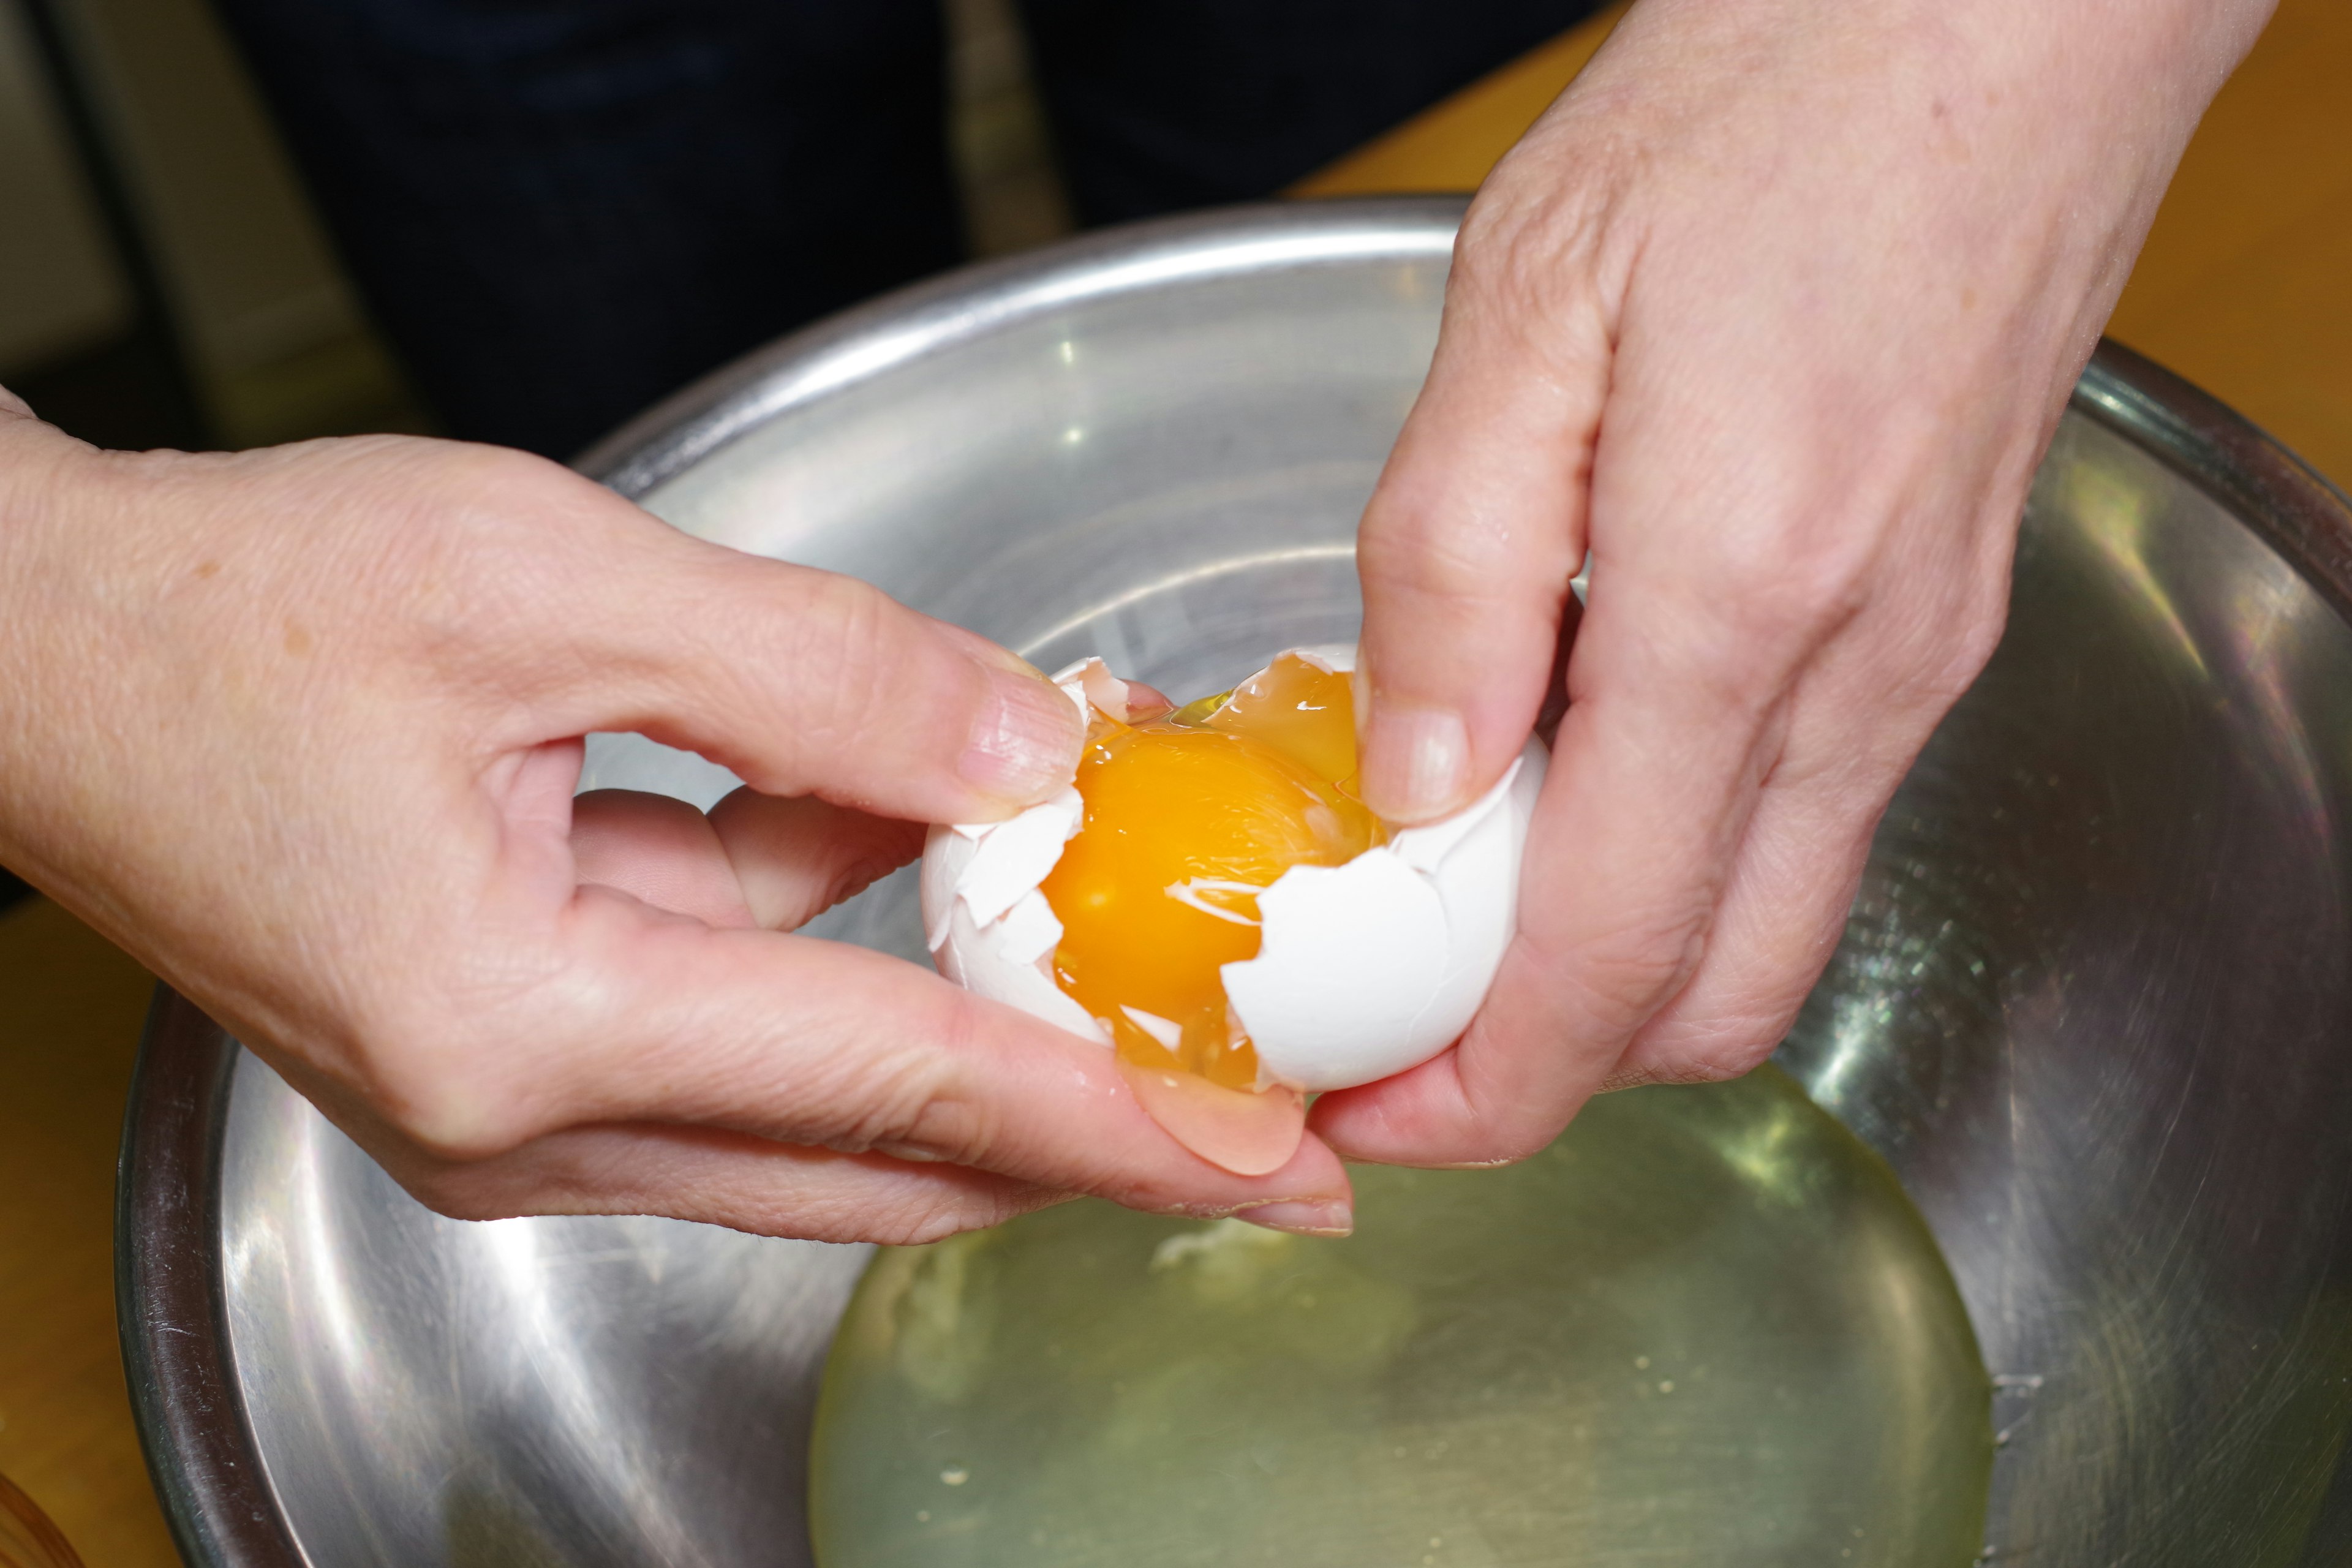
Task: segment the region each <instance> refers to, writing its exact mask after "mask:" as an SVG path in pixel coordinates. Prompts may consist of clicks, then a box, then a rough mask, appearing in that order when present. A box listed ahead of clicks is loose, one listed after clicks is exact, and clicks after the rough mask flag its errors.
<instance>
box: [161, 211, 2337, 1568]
mask: <svg viewBox="0 0 2352 1568" xmlns="http://www.w3.org/2000/svg"><path fill="white" fill-rule="evenodd" d="M1465 205H1466V198H1465V197H1462V196H1459V195H1433V196H1407V197H1369V198H1368V197H1346V198H1336V199H1330V200H1317V201H1290V202H1276V203H1264V204H1258V205H1249V206H1242V207H1229V208H1222V209H1213V210H1210V211H1205V212H1201V213H1193V214H1187V215H1184V216H1179V217H1173V218H1162V219H1156V220H1153V221H1151V222H1148V223H1141V224H1131V225H1127V226H1120V227H1117V228H1110V229H1104V230H1100V231H1097V232H1096V233H1092V234H1088V235H1086V236H1082V237H1078V238H1076V239H1073V240H1068V241H1065V242H1064V243H1062V244H1059V245H1055V246H1052V247H1045V248H1042V249H1039V250H1034V251H1030V252H1025V253H1023V254H1022V255H1019V256H1016V257H1012V258H1005V259H1003V260H998V261H992V262H985V263H982V264H979V265H976V266H971V267H967V268H961V269H959V270H957V271H954V272H950V273H948V274H946V275H944V276H942V277H940V278H938V279H932V280H930V281H929V282H926V283H921V284H918V285H916V286H914V287H912V288H909V289H900V290H898V291H897V292H894V293H891V294H887V295H885V296H882V297H881V298H879V299H877V300H873V301H871V302H870V303H868V304H866V305H863V306H860V307H858V308H856V309H855V310H849V311H847V312H845V313H844V314H841V315H838V316H835V317H832V318H830V319H828V320H826V321H821V322H818V323H816V324H815V325H814V326H811V327H808V328H805V329H803V331H799V332H796V333H793V334H792V335H790V336H788V337H785V338H783V339H781V340H779V341H778V342H775V343H773V344H772V345H770V346H768V347H766V348H763V349H760V350H758V351H755V352H754V353H751V354H749V355H747V356H746V357H744V358H743V359H741V360H739V361H737V362H735V363H732V364H730V365H727V366H725V367H723V368H721V369H719V370H718V371H715V372H713V373H712V374H709V376H706V377H705V378H703V379H702V380H700V381H698V382H696V383H695V384H693V385H691V386H689V387H688V388H686V389H685V390H684V391H682V392H679V393H678V394H677V395H674V396H672V397H670V398H668V399H667V400H666V401H664V402H662V403H660V404H658V405H656V406H655V407H654V408H652V409H650V410H648V411H647V412H646V414H644V415H643V416H639V417H638V418H636V419H634V420H632V421H630V422H629V423H628V424H627V425H625V426H622V427H621V428H620V429H619V430H617V431H615V432H614V434H613V435H612V436H610V437H606V438H605V439H604V440H603V441H601V442H599V443H598V444H597V445H596V446H594V447H591V448H590V449H589V450H588V451H587V452H585V453H583V455H582V456H581V458H579V459H578V461H577V462H576V463H575V465H574V466H575V467H577V468H579V469H580V470H581V471H582V472H583V473H585V474H587V475H588V476H589V477H591V478H593V479H599V480H601V481H603V482H604V483H605V484H606V485H609V486H610V487H612V488H613V489H615V490H617V491H619V492H620V493H621V494H623V495H625V496H627V497H629V498H631V499H632V500H635V499H640V498H642V497H643V496H645V495H646V493H647V492H648V491H650V490H651V489H654V488H655V487H656V486H657V485H659V484H660V483H662V482H663V481H664V480H666V479H669V478H671V477H673V476H675V475H677V473H679V472H681V471H683V470H684V469H685V468H688V467H689V466H691V465H692V464H694V463H696V462H698V461H700V460H701V459H702V458H706V457H708V456H709V455H710V454H711V453H713V452H715V451H717V450H718V449H719V448H720V447H723V446H726V445H727V444H728V443H729V442H730V441H732V440H734V439H735V438H737V437H740V436H742V435H744V434H745V433H747V432H749V431H750V430H752V429H754V428H756V427H758V426H761V425H762V424H764V423H766V422H767V421H768V420H770V419H772V418H773V417H775V416H777V415H778V414H780V413H782V411H783V410H785V409H787V408H790V407H793V406H794V405H798V404H801V403H804V402H808V401H810V400H812V399H814V398H817V397H821V396H824V395H826V394H828V393H830V392H833V391H836V390H838V389H840V388H842V387H845V386H848V385H851V384H855V383H856V382H859V381H863V380H865V379H867V378H868V377H871V376H873V375H877V374H881V373H882V372H884V371H886V370H888V369H889V368H891V367H893V366H895V365H898V364H902V363H907V362H908V361H909V360H911V359H914V358H916V357H919V355H921V354H924V353H930V352H934V351H936V350H937V349H939V348H941V347H944V346H947V345H949V344H951V343H954V342H960V341H962V340H965V339H969V338H974V337H978V336H981V335H983V334H985V333H987V332H990V331H995V330H997V329H999V328H1002V327H1004V326H1007V325H1011V324H1013V323H1014V322H1017V321H1022V320H1024V319H1025V318H1028V317H1031V316H1034V315H1036V314H1039V313H1041V312H1043V311H1045V310H1053V309H1055V308H1058V307H1061V306H1065V305H1067V304H1070V303H1073V302H1075V301H1077V300H1087V299H1098V298H1105V297H1108V296H1112V295H1116V294H1119V293H1124V292H1131V291H1135V290H1139V289H1149V288H1153V287H1158V286H1161V285H1165V284H1168V283H1171V282H1178V281H1184V280H1191V279H1208V278H1213V277H1216V276H1219V275H1233V274H1238V273H1242V272H1262V271H1265V270H1272V269H1286V268H1298V267H1310V266H1318V265H1344V264H1348V263H1353V262H1361V261H1364V260H1367V259H1372V258H1390V259H1397V260H1405V259H1414V258H1421V259H1426V258H1431V257H1436V256H1444V255H1449V254H1451V251H1452V248H1453V243H1454V231H1455V229H1456V227H1457V226H1458V225H1459V222H1460V219H1461V216H1462V213H1463V210H1464V208H1465ZM2069 406H2070V407H2071V408H2072V409H2073V410H2074V411H2075V412H2078V413H2081V414H2083V415H2084V416H2088V417H2089V418H2090V419H2092V420H2093V421H2095V423H2097V424H2100V425H2102V426H2106V427H2107V428H2109V429H2111V430H2114V431H2116V433H2118V434H2120V435H2121V436H2123V437H2125V438H2126V439H2127V440H2129V441H2131V442H2132V443H2133V444H2134V445H2136V446H2137V447H2141V448H2142V449H2144V450H2146V451H2147V452H2148V453H2149V454H2151V455H2152V456H2154V457H2155V458H2157V459H2158V460H2159V461H2160V462H2162V463H2163V464H2164V465H2165V466H2166V467H2168V468H2171V469H2172V470H2173V471H2174V472H2176V473H2178V474H2179V475H2180V476H2181V477H2182V478H2184V479H2188V480H2189V482H2190V483H2191V484H2193V485H2194V486H2196V487H2197V488H2198V489H2200V490H2203V491H2204V492H2206V493H2207V494H2208V495H2210V496H2211V497H2212V498H2213V499H2214V500H2219V501H2221V503H2222V504H2224V505H2225V506H2226V507H2227V508H2228V509H2229V510H2231V513H2232V514H2233V515H2235V516H2236V517H2237V518H2238V519H2239V520H2240V521H2242V522H2243V523H2244V524H2245V525H2246V526H2247V527H2249V528H2251V529H2252V531H2254V532H2255V534H2256V535H2257V537H2259V538H2261V539H2262V540H2263V542H2265V543H2266V544H2268V545H2270V546H2271V548H2273V550H2275V551H2276V552H2278V553H2279V554H2280V555H2281V556H2282V557H2283V558H2284V560H2286V561H2287V562H2288V563H2290V564H2291V565H2293V566H2294V568H2295V569H2296V571H2297V572H2298V573H2299V574H2301V575H2302V576H2303V577H2304V578H2305V581H2307V582H2308V583H2310V584H2311V585H2312V586H2313V588H2314V589H2315V590H2316V591H2317V592H2318V594H2319V595H2320V596H2321V597H2322V598H2323V599H2324V600H2326V602H2327V604H2328V605H2330V606H2331V607H2332V608H2333V609H2334V610H2335V611H2336V614H2337V615H2338V616H2341V617H2343V618H2344V619H2345V620H2346V621H2347V623H2352V498H2347V496H2346V494H2345V493H2344V492H2343V491H2342V490H2339V489H2336V487H2335V486H2334V485H2332V484H2330V483H2329V482H2328V481H2327V480H2326V479H2324V478H2323V477H2321V476H2320V475H2319V474H2318V472H2317V471H2315V469H2313V468H2311V467H2310V466H2309V465H2307V464H2305V462H2303V461H2302V459H2300V458H2296V457H2295V456H2294V454H2293V453H2292V452H2289V451H2288V450H2287V449H2286V448H2285V447H2283V446H2281V445H2280V444H2279V443H2278V442H2276V441H2275V440H2273V439H2272V438H2271V437H2269V436H2268V435H2266V434H2264V433H2263V431H2262V430H2261V429H2259V428H2257V427H2256V426H2254V425H2253V424H2252V423H2251V422H2250V421H2248V420H2246V419H2245V418H2243V417H2242V416H2239V415H2238V414H2236V413H2234V412H2232V411H2231V409H2229V408H2228V407H2226V406H2225V405H2222V404H2221V402H2220V401H2218V400H2217V399H2215V398H2213V397H2211V396H2210V395H2207V394H2206V393H2204V392H2201V391H2200V390H2199V389H2198V388H2197V387H2195V386H2193V385H2191V384H2189V382H2187V381H2185V380H2183V379H2181V378H2180V377H2179V376H2177V375H2174V374H2172V373H2171V372H2169V371H2167V370H2165V369H2164V368H2163V367H2162V366H2160V365H2158V364H2157V363H2155V362H2154V361H2151V360H2149V359H2147V358H2145V357H2143V356H2142V355H2140V354H2138V353H2134V352H2133V351H2131V350H2130V349H2127V348H2125V347H2123V346H2122V345H2121V344H2119V343H2116V342H2109V341H2105V340H2102V341H2101V342H2100V344H2099V346H2098V349H2097V352H2096V353H2094V354H2093V356H2092V358H2091V362H2090V364H2089V366H2088V367H2087V368H2086V369H2085V370H2084V373H2083V376H2082V379H2081V380H2080V382H2079V383H2078V384H2076V386H2075V389H2074V394H2073V396H2072V398H2071V400H2070V404H2069ZM242 1053H243V1047H240V1046H239V1045H238V1044H237V1043H236V1041H235V1040H234V1039H232V1038H231V1037H229V1035H228V1034H227V1032H226V1030H224V1029H223V1028H222V1027H221V1026H219V1025H217V1024H215V1023H214V1022H213V1020H212V1019H210V1018H209V1017H207V1016H205V1014H204V1012H203V1011H202V1010H201V1009H200V1008H198V1007H197V1006H196V1005H194V1003H192V1002H190V1001H188V1000H187V999H186V998H185V997H184V996H182V995H180V994H178V993H177V992H175V991H173V990H172V989H171V987H169V986H168V985H163V984H158V985H157V986H156V988H155V996H154V1002H153V1005H152V1008H151V1009H150V1012H149V1014H148V1019H147V1025H146V1029H145V1033H144V1036H143V1037H142V1044H141V1049H140V1058H139V1065H138V1069H137V1072H136V1074H135V1076H134V1078H133V1079H132V1082H131V1094H130V1098H129V1102H128V1105H127V1108H126V1111H125V1115H124V1121H123V1134H122V1147H121V1160H120V1163H119V1166H118V1180H117V1185H116V1205H115V1298H116V1316H117V1320H118V1321H119V1323H120V1325H121V1339H122V1359H123V1366H124V1370H125V1372H126V1373H127V1374H128V1377H129V1382H130V1385H131V1410H132V1416H133V1419H134V1422H135V1424H136V1426H137V1427H138V1431H139V1439H140V1445H141V1447H142V1450H143V1452H144V1454H145V1456H146V1460H147V1467H148V1472H149V1475H150V1477H151V1478H152V1480H153V1482H154V1486H155V1490H156V1493H157V1496H158V1497H159V1499H160V1500H161V1501H162V1503H163V1512H164V1516H165V1518H166V1519H167V1520H168V1521H169V1522H170V1525H171V1530H172V1535H173V1542H175V1544H176V1545H177V1546H178V1548H179V1550H180V1552H181V1554H182V1555H183V1556H184V1558H185V1559H186V1560H187V1562H188V1563H190V1564H191V1565H192V1568H231V1565H236V1568H303V1565H304V1564H305V1563H307V1561H308V1559H307V1557H306V1555H305V1553H304V1552H302V1550H301V1548H300V1547H299V1544H298V1543H297V1542H296V1539H295V1536H294V1533H293V1529H292V1526H291V1524H290V1522H289V1521H288V1519H287V1517H286V1515H285V1512H284V1510H283V1509H282V1507H281V1506H280V1504H279V1501H278V1497H277V1494H276V1492H275V1490H274V1489H273V1488H272V1486H271V1484H270V1481H269V1479H268V1472H267V1469H266V1468H265V1466H264V1463H263V1459H262V1455H261V1452H260V1447H259V1444H258V1442H257V1438H256V1436H255V1434H254V1430H253V1426H252V1423H251V1421H250V1419H249V1418H248V1415H247V1409H246V1405H245V1400H244V1390H243V1386H242V1384H240V1383H239V1381H238V1379H237V1376H236V1365H235V1357H234V1352H233V1349H232V1346H231V1342H230V1339H229V1330H228V1300H227V1289H226V1268H225V1262H224V1259H223V1257H222V1252H221V1246H220V1223H221V1203H220V1182H221V1170H222V1159H223V1154H224V1152H225V1149H226V1142H227V1130H228V1113H229V1107H230V1099H231V1092H230V1091H231V1088H232V1084H233V1080H234V1077H235V1074H236V1063H237V1058H239V1056H240V1055H241V1054H242Z"/></svg>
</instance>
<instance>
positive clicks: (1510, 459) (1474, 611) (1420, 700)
mask: <svg viewBox="0 0 2352 1568" xmlns="http://www.w3.org/2000/svg"><path fill="white" fill-rule="evenodd" d="M1497 228H1498V225H1497V223H1496V222H1493V221H1484V220H1482V217H1481V215H1479V214H1476V213H1474V214H1473V216H1472V217H1471V219H1470V220H1469V222H1468V223H1466V224H1465V228H1464V237H1463V239H1462V241H1461V242H1460V243H1459V245H1458V246H1457V247H1456V249H1457V253H1458V256H1459V258H1460V259H1459V260H1458V261H1457V264H1456V268H1455V273H1454V279H1452V281H1451V282H1450V283H1449V284H1448V286H1447V290H1446V303H1445V320H1444V330H1443V331H1442V333H1441V336H1440V338H1439V342H1438V350H1437V354H1436V358H1435V361H1434V363H1433V364H1432V365H1431V368H1430V374H1429V379H1428V381H1427V383H1426V384H1424V385H1423V389H1422V393H1421V396H1420V399H1419V400H1418V401H1417V402H1416V403H1415V404H1414V405H1413V410H1412V416H1411V417H1409V418H1408V419H1407V420H1406V422H1405V426H1404V430H1403V432H1402V435H1400V436H1399V437H1398V439H1397V445H1396V447H1395V450H1394V451H1393V452H1392V453H1391V456H1390V458H1389V462H1388V467H1387V468H1386V469H1385V470H1384V471H1383V472H1382V474H1381V482H1380V485H1379V488H1378V489H1376V490H1375V491H1374V492H1373V495H1372V500H1371V503H1370V506H1369V507H1368V508H1367V509H1366V510H1365V512H1364V519H1363V523H1362V526H1361V528H1360V531H1359V534H1358V541H1357V567H1358V571H1359V573H1360V575H1361V577H1362V580H1363V589H1364V631H1363V641H1362V647H1361V653H1360V662H1359V677H1358V689H1359V693H1360V696H1359V699H1358V700H1359V708H1360V712H1361V714H1362V721H1361V726H1360V727H1361V730H1362V756H1363V790H1364V797H1365V800H1366V802H1367V804H1369V805H1370V806H1371V807H1372V808H1373V809H1374V810H1375V811H1377V812H1378V813H1379V814H1380V815H1381V816H1383V817H1385V818H1387V819H1388V820H1390V821H1391V822H1404V823H1411V822H1424V821H1428V820H1430V819H1432V818H1434V817H1438V816H1444V815H1445V814H1446V813H1448V812H1451V811H1454V810H1455V809H1457V808H1459V807H1460V806H1462V805H1466V804H1468V803H1469V802H1470V801H1471V800H1473V799H1475V798H1476V796H1477V795H1479V794H1480V793H1481V792H1482V791H1484V790H1485V789H1486V788H1487V787H1488V786H1489V785H1491V784H1493V783H1494V781H1495V780H1496V778H1498V777H1500V776H1501V773H1502V770H1503V769H1504V768H1505V767H1506V766H1507V765H1508V763H1509V762H1510V760H1511V758H1513V757H1515V756H1517V754H1518V751H1519V748H1520V746H1521V745H1522V744H1523V743H1525V742H1526V740H1527V736H1528V730H1529V728H1530V727H1531V726H1532V725H1533V724H1534V722H1535V721H1536V717H1537V713H1538V709H1539V708H1540V706H1541V705H1542V703H1543V700H1544V697H1545V693H1546V686H1547V677H1548V675H1549V672H1550V671H1551V670H1552V668H1553V651H1554V649H1555V647H1557V646H1558V644H1559V634H1560V629H1561V628H1560V621H1561V614H1562V606H1563V605H1564V603H1565V602H1566V600H1567V598H1568V596H1569V586H1568V584H1569V580H1570V578H1571V577H1573V576H1575V575H1576V574H1577V572H1578V570H1579V568H1580V565H1581V563H1582V561H1583V556H1584V537H1585V536H1584V522H1585V493H1586V479H1587V476H1588V474H1589V472H1590V469H1591V458H1592V449H1593V441H1594V437H1595V435H1596V433H1597V431H1598V428H1599V421H1600V416H1601V399H1602V396H1603V395H1604V393H1605V392H1606V390H1607V384H1608V364H1609V343H1608V336H1607V332H1606V331H1605V328H1604V325H1603V323H1602V321H1601V316H1600V312H1599V310H1597V308H1596V307H1594V306H1593V305H1592V304H1591V301H1589V300H1580V299H1576V298H1569V299H1564V300H1528V299H1525V298H1520V297H1517V283H1516V280H1517V279H1523V278H1524V277H1525V276H1526V273H1527V268H1524V267H1511V266H1508V265H1507V264H1497V263H1496V262H1494V261H1493V260H1491V259H1489V260H1485V261H1483V262H1482V260H1481V258H1482V257H1485V258H1491V257H1493V256H1494V255H1495V253H1496V251H1497V250H1500V249H1504V248H1507V247H1509V246H1510V245H1512V244H1516V243H1529V242H1526V241H1520V240H1517V239H1514V238H1511V237H1504V236H1501V235H1499V234H1498V232H1497ZM1555 275H1556V276H1559V277H1563V278H1572V277H1574V276H1576V275H1577V274H1576V272H1575V269H1573V268H1568V267H1565V266H1562V267H1559V268H1557V269H1556V272H1555ZM1538 334H1539V335H1538Z"/></svg>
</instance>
